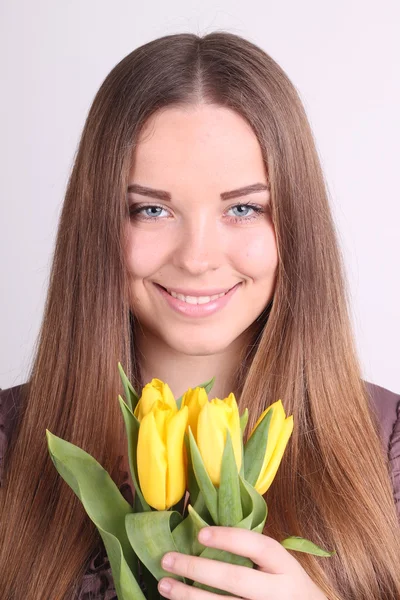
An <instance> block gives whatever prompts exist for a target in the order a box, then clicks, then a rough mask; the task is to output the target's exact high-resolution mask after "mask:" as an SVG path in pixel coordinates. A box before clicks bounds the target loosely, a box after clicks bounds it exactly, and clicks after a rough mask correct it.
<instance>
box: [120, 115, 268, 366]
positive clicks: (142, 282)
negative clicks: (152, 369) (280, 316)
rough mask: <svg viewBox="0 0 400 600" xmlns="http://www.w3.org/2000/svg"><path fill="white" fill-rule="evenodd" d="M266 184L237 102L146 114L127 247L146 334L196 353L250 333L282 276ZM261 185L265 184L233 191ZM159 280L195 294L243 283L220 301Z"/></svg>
mask: <svg viewBox="0 0 400 600" xmlns="http://www.w3.org/2000/svg"><path fill="white" fill-rule="evenodd" d="M267 183H268V181H267V175H266V170H265V166H264V163H263V159H262V154H261V148H260V146H259V144H258V141H257V138H256V136H255V135H254V133H253V131H252V129H251V127H250V126H249V125H248V123H247V122H246V121H245V120H244V119H243V118H242V117H241V116H240V115H239V114H237V113H235V112H234V111H232V110H230V109H227V108H222V107H219V106H216V105H200V106H191V107H189V108H176V107H174V108H167V109H164V110H162V111H159V112H158V113H156V114H154V115H153V116H152V117H151V118H150V119H149V120H148V122H147V123H146V127H145V129H144V130H143V131H142V134H141V137H140V139H139V144H138V146H137V148H136V151H135V158H134V162H133V165H132V169H131V173H130V179H129V188H130V190H135V189H136V191H128V202H129V205H130V218H129V219H128V220H127V222H126V247H125V252H126V260H127V264H128V269H129V277H130V304H131V309H132V312H133V313H134V314H135V315H136V317H137V319H138V320H139V322H140V324H141V328H142V329H143V332H144V333H145V334H146V332H147V334H150V335H152V336H153V337H156V338H157V339H159V341H162V342H163V343H164V344H166V345H167V346H169V347H170V348H172V349H174V350H175V351H177V352H179V353H185V354H191V355H206V354H214V353H219V352H221V351H224V350H225V349H227V348H228V347H229V346H231V344H232V343H233V342H237V341H240V340H239V338H240V337H241V336H244V337H245V332H246V330H248V328H249V326H250V325H251V324H252V323H253V322H254V321H255V319H256V318H257V317H258V316H259V315H260V314H261V313H262V311H263V310H264V308H265V307H266V306H267V304H268V302H269V301H270V299H271V297H272V295H273V291H274V285H275V275H276V269H277V264H278V256H277V247H276V239H275V232H274V228H273V224H272V220H271V216H270V211H269V202H270V195H269V191H268V190H266V189H262V188H263V187H265V186H266V185H267ZM256 184H260V185H259V191H255V192H253V193H250V194H247V195H244V194H243V193H242V194H240V192H237V193H236V194H234V193H233V190H238V189H239V188H244V187H248V186H254V185H256ZM132 186H137V187H136V188H134V187H132ZM139 186H140V187H141V188H152V189H153V190H158V192H160V191H162V194H161V196H162V198H161V199H159V198H156V194H153V196H151V195H150V192H146V193H144V192H145V190H143V189H142V190H140V189H139ZM140 191H141V192H142V193H140ZM168 198H170V199H168ZM244 203H249V204H250V205H249V206H244ZM253 205H255V207H254V208H253V207H252V206H253ZM139 209H140V210H139ZM237 284H239V285H237ZM159 286H163V287H165V288H167V289H168V290H172V291H174V290H178V289H181V290H184V291H186V293H187V294H189V292H192V295H193V296H196V295H201V296H208V295H209V294H210V293H211V292H213V291H214V290H222V292H224V291H228V290H230V289H231V288H233V287H234V286H237V287H236V288H235V290H234V291H233V293H232V292H231V293H230V294H229V298H224V301H223V302H222V304H223V305H222V306H219V304H221V301H217V305H215V302H213V301H211V302H208V301H207V298H203V299H202V301H204V303H203V304H201V305H200V306H199V307H198V308H196V307H194V306H193V304H192V303H191V302H193V301H194V299H192V300H191V302H190V299H189V303H188V302H185V301H182V300H180V301H179V300H178V301H175V300H174V299H173V298H171V296H169V295H168V294H167V292H163V291H162V290H161V289H160V287H159ZM226 300H228V301H226ZM210 308H214V310H211V311H210V310H209V309H210ZM215 308H217V310H215ZM195 311H197V313H199V311H200V314H193V312H195ZM244 337H243V339H244Z"/></svg>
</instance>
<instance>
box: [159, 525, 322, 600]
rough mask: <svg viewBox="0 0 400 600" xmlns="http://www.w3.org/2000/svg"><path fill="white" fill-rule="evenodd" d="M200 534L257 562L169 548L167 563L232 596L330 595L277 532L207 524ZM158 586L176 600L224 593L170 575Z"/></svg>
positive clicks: (289, 598) (289, 599)
mask: <svg viewBox="0 0 400 600" xmlns="http://www.w3.org/2000/svg"><path fill="white" fill-rule="evenodd" d="M198 539H199V541H200V542H201V543H202V544H204V545H205V546H210V547H213V548H219V549H221V550H226V551H228V552H232V553H233V554H238V555H240V556H245V557H247V558H249V559H250V560H251V561H253V563H254V564H255V565H257V567H256V568H253V569H252V568H249V567H243V566H238V565H231V564H228V563H224V562H222V561H218V560H211V559H208V558H202V557H199V556H189V555H187V554H180V553H179V552H168V553H167V554H165V555H164V557H163V560H162V567H163V569H164V570H165V571H170V572H171V573H175V574H176V575H182V576H183V577H187V578H188V579H192V580H194V581H197V582H199V583H204V584H206V585H209V586H212V587H214V588H218V589H220V590H224V591H226V592H229V593H230V594H232V595H231V596H225V598H226V599H227V600H234V599H236V600H237V599H238V598H246V599H248V600H305V599H307V600H327V599H326V596H325V595H324V594H323V592H322V591H321V590H320V589H319V588H318V587H317V586H316V584H315V583H314V582H313V581H312V579H311V578H310V577H309V576H308V574H307V573H306V571H305V570H304V569H303V567H302V566H301V565H300V563H299V562H298V561H297V560H296V559H295V558H294V557H293V556H292V555H291V554H290V553H289V552H288V551H287V550H286V548H284V547H283V546H282V545H281V544H280V543H279V542H277V541H276V540H274V539H273V538H270V537H268V536H266V535H264V534H261V533H256V532H254V531H248V530H246V529H240V528H236V527H220V526H218V527H217V526H214V527H205V528H204V529H202V530H201V531H200V533H199V537H198ZM168 559H170V563H169V562H168ZM168 586H169V588H168ZM158 590H159V592H160V593H161V594H162V595H163V596H164V597H165V598H171V599H172V600H217V598H218V599H219V598H220V597H221V596H220V595H218V594H214V593H212V592H209V591H205V590H201V589H198V588H196V587H193V586H190V585H186V584H184V583H182V582H180V581H176V580H175V579H172V578H168V577H163V578H162V579H161V580H160V581H159V583H158Z"/></svg>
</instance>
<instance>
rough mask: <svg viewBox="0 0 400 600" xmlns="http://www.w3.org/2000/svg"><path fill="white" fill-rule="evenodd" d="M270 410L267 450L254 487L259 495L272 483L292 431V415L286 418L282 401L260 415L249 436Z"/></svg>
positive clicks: (278, 401)
mask: <svg viewBox="0 0 400 600" xmlns="http://www.w3.org/2000/svg"><path fill="white" fill-rule="evenodd" d="M270 410H272V411H273V413H272V417H271V421H270V424H269V432H268V442H267V448H266V452H265V456H264V461H263V465H262V467H261V471H260V475H259V476H258V479H257V481H256V484H255V486H254V487H255V489H256V490H257V492H258V493H259V494H261V495H262V494H265V492H266V491H267V490H268V488H269V487H270V485H271V483H272V482H273V480H274V477H275V475H276V472H277V470H278V467H279V465H280V463H281V460H282V456H283V453H284V451H285V448H286V445H287V443H288V441H289V438H290V436H291V434H292V431H293V415H291V416H290V417H286V414H285V409H284V408H283V404H282V400H277V402H274V403H273V404H271V405H270V406H269V407H268V408H267V409H266V410H264V412H263V413H262V414H261V415H260V417H259V419H258V421H257V423H256V424H255V426H254V429H253V431H252V432H251V435H253V433H254V431H255V430H256V428H257V426H258V424H259V423H260V422H261V420H262V419H263V418H264V416H265V415H266V414H267V413H268V412H269V411H270ZM251 435H250V437H251Z"/></svg>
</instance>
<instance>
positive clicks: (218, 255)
mask: <svg viewBox="0 0 400 600" xmlns="http://www.w3.org/2000/svg"><path fill="white" fill-rule="evenodd" d="M222 242H223V240H222V236H221V232H219V231H218V228H217V223H216V222H215V219H212V218H209V219H207V217H206V216H205V215H203V217H200V216H198V215H197V216H195V215H192V218H191V219H190V221H188V222H186V223H185V224H183V225H182V230H181V231H180V234H179V236H178V238H177V244H176V247H175V252H174V259H173V260H174V264H175V266H176V267H177V268H179V269H181V270H184V271H186V272H187V273H190V274H191V275H201V274H202V273H205V272H206V271H209V270H213V269H218V267H220V266H221V261H222V256H223V249H222Z"/></svg>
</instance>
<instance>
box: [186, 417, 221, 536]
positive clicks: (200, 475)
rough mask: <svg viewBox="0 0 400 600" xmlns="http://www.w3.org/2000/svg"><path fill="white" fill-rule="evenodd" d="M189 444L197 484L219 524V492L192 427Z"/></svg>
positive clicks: (215, 520)
mask: <svg viewBox="0 0 400 600" xmlns="http://www.w3.org/2000/svg"><path fill="white" fill-rule="evenodd" d="M189 444H190V454H191V458H192V465H193V471H194V474H195V476H196V480H197V484H198V486H199V488H200V490H201V492H202V494H203V496H204V501H205V503H206V506H207V508H208V510H209V512H210V515H211V517H212V519H213V521H214V523H215V524H216V525H217V524H218V494H217V490H216V489H215V487H214V484H213V482H212V481H211V479H210V476H209V474H208V473H207V470H206V468H205V466H204V462H203V459H202V457H201V454H200V451H199V449H198V447H197V444H196V440H195V439H194V436H193V433H192V430H191V428H190V427H189Z"/></svg>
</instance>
